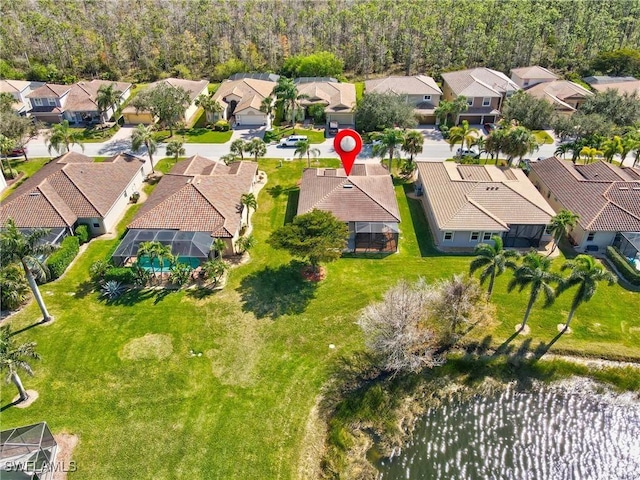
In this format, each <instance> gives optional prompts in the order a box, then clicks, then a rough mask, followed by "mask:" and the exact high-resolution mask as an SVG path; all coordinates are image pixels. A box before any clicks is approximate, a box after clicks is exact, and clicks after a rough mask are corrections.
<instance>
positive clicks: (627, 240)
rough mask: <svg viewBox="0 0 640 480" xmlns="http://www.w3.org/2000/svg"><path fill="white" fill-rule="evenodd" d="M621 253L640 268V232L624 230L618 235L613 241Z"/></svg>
mask: <svg viewBox="0 0 640 480" xmlns="http://www.w3.org/2000/svg"><path fill="white" fill-rule="evenodd" d="M613 246H614V247H618V250H620V253H621V254H622V255H624V256H625V257H627V259H628V260H629V262H630V263H633V264H634V265H635V267H636V269H637V270H640V232H624V233H619V234H617V235H616V238H615V240H614V242H613Z"/></svg>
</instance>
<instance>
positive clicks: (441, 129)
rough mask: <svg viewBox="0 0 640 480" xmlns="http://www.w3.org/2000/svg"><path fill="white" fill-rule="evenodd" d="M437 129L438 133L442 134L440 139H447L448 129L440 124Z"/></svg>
mask: <svg viewBox="0 0 640 480" xmlns="http://www.w3.org/2000/svg"><path fill="white" fill-rule="evenodd" d="M438 128H439V129H440V133H442V138H444V139H445V140H446V139H447V138H449V127H447V126H446V125H445V124H440V125H439V126H438Z"/></svg>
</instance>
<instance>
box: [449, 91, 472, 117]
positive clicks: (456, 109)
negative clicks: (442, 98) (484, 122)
mask: <svg viewBox="0 0 640 480" xmlns="http://www.w3.org/2000/svg"><path fill="white" fill-rule="evenodd" d="M451 103H452V107H451V116H452V117H453V119H454V122H453V123H458V120H459V118H460V114H461V113H463V112H466V111H467V110H468V109H469V104H468V103H467V97H465V96H464V95H460V96H458V97H456V98H455V99H453V100H452V101H451Z"/></svg>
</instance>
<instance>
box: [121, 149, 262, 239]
mask: <svg viewBox="0 0 640 480" xmlns="http://www.w3.org/2000/svg"><path fill="white" fill-rule="evenodd" d="M257 170H258V165H257V164H256V163H254V162H236V163H233V164H232V165H231V166H226V165H224V164H223V163H221V162H218V161H214V160H209V159H207V158H204V157H201V156H199V155H194V156H193V157H191V158H189V159H187V160H184V161H182V162H179V163H178V164H177V165H176V166H175V167H174V170H173V171H172V172H171V173H170V174H167V175H164V176H163V177H162V179H161V180H160V182H159V183H158V186H157V187H156V188H155V190H154V191H153V194H152V195H151V196H150V197H149V199H148V200H147V201H146V202H145V203H144V205H143V206H142V208H141V209H140V211H139V212H138V214H137V215H136V217H135V218H134V219H133V221H132V222H131V223H130V224H129V225H128V227H129V228H137V229H154V230H156V229H158V230H161V229H168V230H183V231H187V232H210V233H211V235H212V236H214V237H227V238H230V237H233V236H234V235H235V233H236V232H237V231H238V229H239V228H240V224H241V221H242V213H241V212H242V208H241V204H240V197H241V196H242V194H244V193H248V192H249V191H250V190H251V186H252V183H253V180H254V177H255V175H256V172H257Z"/></svg>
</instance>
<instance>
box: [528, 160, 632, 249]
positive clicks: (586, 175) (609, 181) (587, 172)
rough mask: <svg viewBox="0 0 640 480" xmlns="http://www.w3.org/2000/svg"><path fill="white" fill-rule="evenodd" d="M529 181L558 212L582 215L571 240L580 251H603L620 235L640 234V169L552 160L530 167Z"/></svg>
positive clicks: (599, 163) (572, 231) (600, 163)
mask: <svg viewBox="0 0 640 480" xmlns="http://www.w3.org/2000/svg"><path fill="white" fill-rule="evenodd" d="M529 178H530V179H531V181H532V182H533V183H534V185H535V186H536V188H537V189H538V190H539V191H540V193H541V194H542V195H543V196H544V197H545V198H547V200H548V202H549V203H550V204H551V206H553V208H554V209H555V211H557V212H558V211H560V210H563V209H565V210H570V211H572V212H574V213H576V214H577V215H579V216H580V218H579V220H578V224H577V225H576V226H575V227H574V228H573V229H572V230H571V232H570V237H571V239H572V241H573V243H574V245H575V246H576V248H577V249H578V250H580V251H582V250H587V247H590V248H589V249H588V250H596V249H597V250H600V251H601V250H603V249H605V248H606V247H607V246H608V245H613V244H614V243H615V242H616V241H619V240H620V238H619V236H620V234H622V233H625V232H632V233H635V232H640V170H638V169H632V168H618V167H616V166H614V165H611V164H610V163H606V162H602V161H601V162H596V163H592V164H589V165H574V164H573V163H572V162H570V161H564V160H560V159H558V158H556V157H550V158H547V159H544V160H541V161H539V162H534V163H532V164H531V172H530V173H529Z"/></svg>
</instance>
